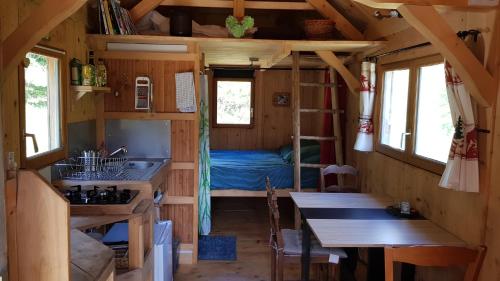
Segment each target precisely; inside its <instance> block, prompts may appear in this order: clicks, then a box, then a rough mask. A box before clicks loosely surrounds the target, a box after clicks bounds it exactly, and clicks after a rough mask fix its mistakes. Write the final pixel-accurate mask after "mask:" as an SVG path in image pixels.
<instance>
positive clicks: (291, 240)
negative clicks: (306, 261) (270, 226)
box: [281, 229, 347, 258]
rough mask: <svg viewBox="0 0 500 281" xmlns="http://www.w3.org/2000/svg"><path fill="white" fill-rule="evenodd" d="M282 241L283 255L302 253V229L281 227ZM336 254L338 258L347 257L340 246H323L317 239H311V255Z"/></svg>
mask: <svg viewBox="0 0 500 281" xmlns="http://www.w3.org/2000/svg"><path fill="white" fill-rule="evenodd" d="M281 233H282V234H283V243H285V247H284V252H285V255H302V231H300V230H295V229H282V230H281ZM329 254H333V255H336V256H338V257H340V258H347V254H346V252H345V251H344V250H342V249H340V248H323V247H321V245H320V244H319V242H318V240H316V239H311V256H328V255H329Z"/></svg>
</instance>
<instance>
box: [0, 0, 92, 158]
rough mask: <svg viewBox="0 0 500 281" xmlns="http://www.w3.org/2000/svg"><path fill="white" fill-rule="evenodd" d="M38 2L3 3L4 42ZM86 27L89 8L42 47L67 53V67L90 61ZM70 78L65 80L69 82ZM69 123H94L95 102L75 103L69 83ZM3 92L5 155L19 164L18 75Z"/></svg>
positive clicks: (10, 78) (88, 99) (89, 99)
mask: <svg viewBox="0 0 500 281" xmlns="http://www.w3.org/2000/svg"><path fill="white" fill-rule="evenodd" d="M34 3H35V1H29V0H17V1H14V0H13V1H2V7H1V13H2V14H1V15H2V16H1V22H0V25H1V26H2V35H1V36H2V37H1V38H2V40H3V39H4V38H5V37H6V36H7V35H9V33H10V32H12V31H13V30H14V29H15V28H16V27H17V25H18V24H19V23H20V22H21V21H22V20H24V19H25V18H26V16H28V15H29V13H30V12H31V9H33V7H35V5H36V4H34ZM86 25H87V8H86V6H85V7H83V8H82V9H80V10H79V11H78V12H76V13H75V14H74V15H73V16H71V17H70V18H68V19H67V20H65V21H64V22H63V23H62V24H60V25H59V26H58V27H57V28H55V29H54V30H53V31H51V32H50V34H48V35H47V39H46V40H42V42H40V44H43V45H46V46H50V47H53V48H58V49H61V50H64V51H66V59H67V61H66V62H63V63H65V64H66V65H68V64H69V61H70V60H71V59H72V58H73V57H76V58H78V59H80V60H81V61H82V62H85V61H86V58H87V46H86V44H85V37H86V30H85V28H86ZM67 73H68V77H65V79H67V80H68V81H69V79H70V78H69V71H68V72H67ZM67 85H68V88H67V89H66V93H67V97H66V101H67V110H66V112H67V122H68V123H73V122H79V121H85V120H91V119H95V116H96V115H95V102H94V96H93V95H86V96H84V97H83V98H82V99H80V100H79V101H76V100H75V99H74V93H71V92H70V90H69V85H70V83H67ZM1 91H2V97H1V98H2V123H3V129H4V131H3V132H4V134H3V138H4V143H3V147H4V151H5V152H6V153H7V152H9V151H13V152H15V154H16V158H17V162H18V163H20V161H19V154H20V150H19V141H20V139H19V137H20V133H19V106H18V76H17V71H14V72H12V73H10V74H9V76H8V77H6V79H5V83H4V84H3V85H2V87H1Z"/></svg>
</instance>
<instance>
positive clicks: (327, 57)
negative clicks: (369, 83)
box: [316, 51, 361, 92]
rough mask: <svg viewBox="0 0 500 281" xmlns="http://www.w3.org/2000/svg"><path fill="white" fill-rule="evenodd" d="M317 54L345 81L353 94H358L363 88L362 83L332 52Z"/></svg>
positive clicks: (319, 52) (318, 52)
mask: <svg viewBox="0 0 500 281" xmlns="http://www.w3.org/2000/svg"><path fill="white" fill-rule="evenodd" d="M316 54H317V55H318V56H319V57H320V58H321V59H322V60H323V61H324V62H326V63H327V64H328V65H329V66H331V67H333V68H334V69H335V70H337V72H338V73H339V74H340V76H342V78H344V81H345V82H346V84H347V87H349V90H351V92H358V91H359V89H360V88H361V83H360V82H359V79H356V77H355V76H354V75H353V74H352V73H351V72H350V71H349V69H347V67H345V65H344V64H343V63H342V61H341V60H340V59H339V58H337V56H336V55H335V54H334V53H333V52H330V51H316Z"/></svg>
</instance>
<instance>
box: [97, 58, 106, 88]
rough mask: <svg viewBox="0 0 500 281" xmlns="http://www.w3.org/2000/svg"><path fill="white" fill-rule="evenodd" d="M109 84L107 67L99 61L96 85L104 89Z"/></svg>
mask: <svg viewBox="0 0 500 281" xmlns="http://www.w3.org/2000/svg"><path fill="white" fill-rule="evenodd" d="M106 84H108V73H107V70H106V65H104V62H103V61H102V60H101V59H99V60H98V61H97V65H96V85H97V86H99V87H104V86H106Z"/></svg>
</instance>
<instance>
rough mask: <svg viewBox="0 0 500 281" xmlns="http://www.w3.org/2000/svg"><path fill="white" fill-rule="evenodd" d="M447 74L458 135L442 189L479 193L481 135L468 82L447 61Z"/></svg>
mask: <svg viewBox="0 0 500 281" xmlns="http://www.w3.org/2000/svg"><path fill="white" fill-rule="evenodd" d="M445 73H446V90H447V93H448V101H449V103H450V109H451V116H452V120H453V124H455V134H454V135H453V140H452V143H451V148H450V154H449V158H448V162H447V163H446V168H445V170H444V173H443V176H442V177H441V181H440V182H439V186H441V187H444V188H450V189H454V190H459V191H466V192H479V161H478V149H477V132H476V129H475V128H476V125H475V120H474V111H473V108H472V102H471V98H470V95H469V93H468V92H467V90H466V89H465V86H464V83H463V82H462V80H461V79H460V77H459V76H458V75H457V73H456V72H455V70H454V69H453V67H452V66H451V65H450V64H449V63H448V62H445Z"/></svg>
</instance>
